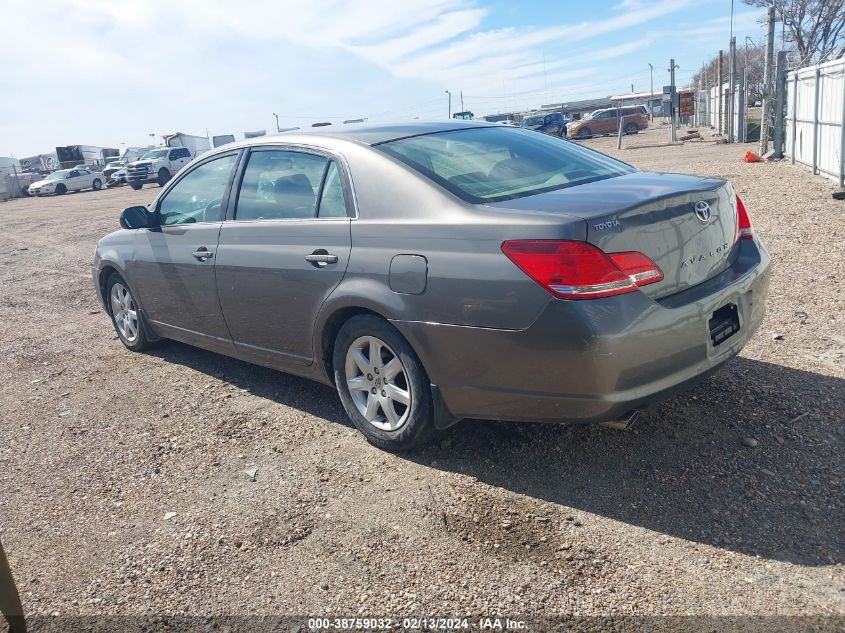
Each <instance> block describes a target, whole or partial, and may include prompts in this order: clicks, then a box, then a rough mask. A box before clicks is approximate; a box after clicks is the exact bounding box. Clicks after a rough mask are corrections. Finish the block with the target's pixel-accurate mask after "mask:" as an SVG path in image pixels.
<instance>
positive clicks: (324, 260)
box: [305, 248, 337, 268]
mask: <svg viewBox="0 0 845 633" xmlns="http://www.w3.org/2000/svg"><path fill="white" fill-rule="evenodd" d="M305 261H306V262H310V263H312V264H314V265H315V266H317V267H318V268H322V267H324V266H326V265H327V264H336V263H337V255H332V254H331V253H329V252H328V251H326V250H325V249H322V248H318V249H317V250H316V251H314V252H313V253H311V254H310V255H306V256H305Z"/></svg>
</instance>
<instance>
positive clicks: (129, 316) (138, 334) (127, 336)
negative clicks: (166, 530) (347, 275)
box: [105, 273, 153, 352]
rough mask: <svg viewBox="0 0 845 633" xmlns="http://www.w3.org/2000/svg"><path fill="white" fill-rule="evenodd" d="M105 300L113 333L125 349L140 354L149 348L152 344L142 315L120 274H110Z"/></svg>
mask: <svg viewBox="0 0 845 633" xmlns="http://www.w3.org/2000/svg"><path fill="white" fill-rule="evenodd" d="M105 299H106V308H107V310H108V314H109V316H110V317H111V321H112V325H113V326H114V331H115V332H117V337H118V338H119V339H120V342H121V343H123V345H124V346H125V347H126V349H128V350H131V351H133V352H141V351H143V350H145V349H148V348H149V347H151V346H152V343H153V342H152V341H151V340H150V338H149V337H148V336H147V324H146V321H145V320H144V313H143V312H142V311H141V309H140V308H139V307H138V303H137V301H135V295H133V294H132V291H131V290H130V289H129V284H127V283H126V281H125V280H124V279H123V277H121V276H120V274H118V273H112V274H111V275H110V276H109V278H108V280H107V281H106V294H105ZM133 314H134V317H133Z"/></svg>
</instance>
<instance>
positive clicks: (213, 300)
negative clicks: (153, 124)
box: [128, 152, 238, 351]
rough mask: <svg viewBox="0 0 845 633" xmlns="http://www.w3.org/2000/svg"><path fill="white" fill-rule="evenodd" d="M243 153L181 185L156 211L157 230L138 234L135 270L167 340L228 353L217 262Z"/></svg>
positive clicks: (199, 169)
mask: <svg viewBox="0 0 845 633" xmlns="http://www.w3.org/2000/svg"><path fill="white" fill-rule="evenodd" d="M237 158H238V152H230V153H227V154H225V155H223V156H215V157H214V158H211V159H209V160H206V161H203V162H202V163H199V164H198V165H196V166H194V167H192V168H191V170H190V171H188V172H187V173H185V174H183V175H182V176H181V177H180V178H178V179H177V180H175V181H174V182H173V184H172V185H171V186H169V187H168V188H167V189H166V190H165V191H164V192H163V193H162V195H161V196H159V198H158V199H157V201H156V203H155V204H154V207H153V209H152V210H153V212H154V215H155V217H156V219H157V224H158V226H156V227H155V228H151V229H142V230H139V231H137V234H136V237H135V259H134V261H133V262H132V263H131V265H130V267H129V271H128V272H129V274H130V279H129V282H130V284H132V287H133V290H134V291H135V293H136V294H137V295H138V298H139V300H140V302H141V305H142V306H143V307H144V312H145V314H146V316H147V318H148V319H149V320H150V321H152V322H154V324H155V325H156V326H157V327H158V329H160V330H163V331H164V332H165V333H166V335H167V336H169V337H172V338H175V339H178V340H182V341H186V342H188V343H196V344H197V345H200V346H202V347H207V348H209V349H218V350H223V351H225V350H226V349H227V348H230V347H231V337H230V336H229V331H228V330H227V328H226V323H225V321H224V320H223V314H222V312H221V311H220V301H219V299H218V297H217V285H216V283H215V279H214V262H215V257H216V251H217V240H218V237H219V234H220V227H221V225H222V224H223V214H224V209H225V206H226V201H227V200H228V196H229V192H230V190H231V186H232V180H233V177H234V172H235V164H236V162H237Z"/></svg>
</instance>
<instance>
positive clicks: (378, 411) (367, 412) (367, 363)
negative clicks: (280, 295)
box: [332, 314, 436, 451]
mask: <svg viewBox="0 0 845 633" xmlns="http://www.w3.org/2000/svg"><path fill="white" fill-rule="evenodd" d="M373 352H376V353H377V354H378V358H371V356H372V355H373ZM332 361H333V367H334V379H335V385H337V392H338V395H339V396H340V401H341V402H342V403H343V408H344V409H345V410H346V413H347V415H348V416H349V418H350V420H352V423H353V424H354V425H355V428H357V429H358V430H359V431H361V433H362V434H363V435H364V437H366V438H367V440H368V441H369V442H370V443H371V444H373V445H374V446H377V447H378V448H381V449H384V450H388V451H408V450H412V449H415V448H418V447H420V446H423V445H424V444H426V443H428V442H430V441H431V440H432V439H433V438H434V436H435V435H436V429H435V427H434V404H433V401H432V397H431V382H430V381H429V379H428V374H426V372H425V369H424V368H423V366H422V363H421V362H420V359H419V358H418V357H417V355H416V353H414V350H413V349H412V348H411V346H410V345H409V344H408V342H407V341H406V340H405V339H404V338H403V337H402V335H401V334H400V333H399V332H398V331H397V330H396V328H394V327H393V326H392V325H390V324H389V323H387V321H385V320H383V319H381V318H379V317H377V316H374V315H370V314H364V315H358V316H354V317H352V318H351V319H349V320H348V321H347V322H346V323H344V324H343V326H342V327H341V328H340V331H339V332H338V333H337V337H336V338H335V345H334V352H333V355H332ZM385 378H387V379H388V380H389V383H388V382H387V381H385V380H384V379H385ZM385 387H386V388H385ZM406 403H407V404H406Z"/></svg>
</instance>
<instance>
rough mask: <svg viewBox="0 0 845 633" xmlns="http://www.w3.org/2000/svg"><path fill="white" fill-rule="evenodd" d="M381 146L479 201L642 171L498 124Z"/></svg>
mask: <svg viewBox="0 0 845 633" xmlns="http://www.w3.org/2000/svg"><path fill="white" fill-rule="evenodd" d="M376 147H377V149H379V150H381V151H383V152H385V153H387V154H389V155H391V156H393V157H395V158H397V159H398V160H400V161H402V162H403V163H405V164H406V165H408V166H409V167H411V168H413V169H414V170H416V171H418V172H420V173H421V174H423V175H424V176H426V177H427V178H429V179H431V180H433V181H434V182H436V183H437V184H439V185H440V186H442V187H444V188H445V189H447V190H449V191H451V192H452V193H454V194H455V195H457V196H458V197H460V198H462V199H463V200H466V201H467V202H472V203H475V204H479V203H484V202H497V201H500V200H510V199H512V198H521V197H524V196H530V195H533V194H537V193H542V192H544V191H552V190H554V189H562V188H564V187H572V186H574V185H579V184H584V183H587V182H592V181H595V180H603V179H605V178H612V177H614V176H622V175H624V174H629V173H632V172H634V171H636V170H635V169H634V168H633V167H631V166H630V165H627V164H625V163H622V162H620V161H617V160H615V159H613V158H610V157H609V156H605V155H604V154H600V153H598V152H594V151H592V150H589V149H586V148H584V147H581V146H579V145H577V144H575V143H570V142H569V141H565V140H562V139H558V138H554V137H551V136H547V135H545V134H535V133H534V132H529V131H527V130H520V129H517V128H506V127H498V126H497V127H490V128H474V129H465V130H453V131H448V132H437V133H435V134H424V135H421V136H413V137H411V138H405V139H399V140H396V141H388V142H385V143H381V144H379V145H377V146H376Z"/></svg>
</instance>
